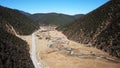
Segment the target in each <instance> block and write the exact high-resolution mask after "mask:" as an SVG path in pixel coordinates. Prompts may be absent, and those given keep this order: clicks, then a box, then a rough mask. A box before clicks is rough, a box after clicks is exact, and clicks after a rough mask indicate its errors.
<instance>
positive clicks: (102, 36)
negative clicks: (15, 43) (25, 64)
mask: <svg viewBox="0 0 120 68" xmlns="http://www.w3.org/2000/svg"><path fill="white" fill-rule="evenodd" d="M119 9H120V1H119V0H111V1H109V2H107V3H106V4H104V5H102V6H100V7H99V8H97V9H95V10H93V11H92V12H90V13H88V14H86V15H84V16H82V17H81V18H79V19H77V20H75V21H74V22H73V23H70V24H67V25H65V26H60V27H58V28H57V29H58V30H60V31H62V32H63V33H64V34H65V35H66V36H67V37H68V39H71V40H74V41H77V42H79V43H82V44H88V45H92V46H94V47H96V48H98V49H101V50H103V51H105V52H108V53H109V54H110V55H112V56H116V57H118V58H120V20H119V19H120V10H119Z"/></svg>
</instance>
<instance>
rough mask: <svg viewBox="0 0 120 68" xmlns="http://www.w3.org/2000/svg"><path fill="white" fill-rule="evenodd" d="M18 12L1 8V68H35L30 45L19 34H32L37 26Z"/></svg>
mask: <svg viewBox="0 0 120 68" xmlns="http://www.w3.org/2000/svg"><path fill="white" fill-rule="evenodd" d="M34 24H35V23H34V22H33V21H32V20H30V19H29V18H28V17H26V16H25V15H23V14H21V13H19V12H18V11H16V10H13V9H10V8H6V7H2V6H0V68H34V66H33V63H32V61H31V58H30V54H29V45H28V44H27V43H26V42H25V41H23V40H22V39H20V38H18V37H17V36H15V35H16V33H17V34H22V35H27V34H31V33H32V32H33V31H35V29H37V28H38V26H36V25H37V24H35V25H34Z"/></svg>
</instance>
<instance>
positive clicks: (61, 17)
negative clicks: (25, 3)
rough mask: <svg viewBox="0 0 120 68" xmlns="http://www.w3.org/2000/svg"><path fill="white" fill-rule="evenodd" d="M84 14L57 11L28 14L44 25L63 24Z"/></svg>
mask: <svg viewBox="0 0 120 68" xmlns="http://www.w3.org/2000/svg"><path fill="white" fill-rule="evenodd" d="M83 15H84V14H79V15H75V16H72V15H66V14H58V13H46V14H43V13H36V14H33V15H31V16H30V18H31V19H33V20H34V21H35V22H36V23H39V24H45V25H57V26H59V25H65V24H68V23H71V22H73V21H74V20H75V19H77V18H79V17H81V16H83Z"/></svg>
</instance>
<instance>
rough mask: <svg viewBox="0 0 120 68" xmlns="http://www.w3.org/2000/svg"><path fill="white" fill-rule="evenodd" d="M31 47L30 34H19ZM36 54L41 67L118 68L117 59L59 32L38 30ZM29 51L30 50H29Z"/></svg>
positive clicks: (119, 66) (119, 67)
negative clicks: (69, 38)
mask: <svg viewBox="0 0 120 68" xmlns="http://www.w3.org/2000/svg"><path fill="white" fill-rule="evenodd" d="M21 38H22V39H24V40H26V41H27V42H28V43H29V44H30V49H31V47H32V41H31V35H30V36H21ZM35 43H36V55H37V59H38V61H39V62H40V63H41V67H42V68H120V63H118V62H119V61H118V59H117V60H114V59H116V58H112V57H111V56H109V55H108V54H107V53H105V52H103V51H100V50H98V49H96V48H93V47H85V46H84V45H83V44H79V43H77V42H74V41H71V40H68V39H67V38H66V36H64V35H63V34H62V33H61V32H59V31H57V30H52V31H38V32H37V33H36V34H35ZM30 52H31V51H30Z"/></svg>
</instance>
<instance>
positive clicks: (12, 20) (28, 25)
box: [0, 6, 38, 35]
mask: <svg viewBox="0 0 120 68" xmlns="http://www.w3.org/2000/svg"><path fill="white" fill-rule="evenodd" d="M0 18H2V19H4V20H5V21H6V22H8V23H9V25H11V26H12V27H13V28H14V29H15V31H17V33H18V34H26V35H28V34H31V33H32V32H33V31H34V30H35V29H37V28H38V26H37V23H34V22H33V21H32V20H31V19H29V18H28V17H27V16H25V15H23V14H21V13H20V12H19V11H17V10H13V9H9V8H6V7H2V6H0ZM1 21H2V20H1ZM8 23H6V24H8ZM4 24H5V23H4Z"/></svg>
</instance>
